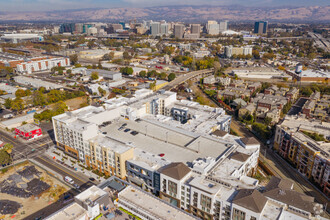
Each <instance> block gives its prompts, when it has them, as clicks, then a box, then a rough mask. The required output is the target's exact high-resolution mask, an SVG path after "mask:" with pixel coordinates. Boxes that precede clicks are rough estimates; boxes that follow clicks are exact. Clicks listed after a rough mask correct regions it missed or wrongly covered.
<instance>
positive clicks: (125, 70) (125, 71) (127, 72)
mask: <svg viewBox="0 0 330 220" xmlns="http://www.w3.org/2000/svg"><path fill="white" fill-rule="evenodd" d="M120 72H121V73H122V74H125V75H132V74H133V72H134V71H133V68H132V67H122V68H120Z"/></svg>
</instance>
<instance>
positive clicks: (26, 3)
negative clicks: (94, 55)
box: [0, 0, 330, 12]
mask: <svg viewBox="0 0 330 220" xmlns="http://www.w3.org/2000/svg"><path fill="white" fill-rule="evenodd" d="M173 5H174V6H178V5H218V6H221V5H241V6H252V7H278V6H326V5H330V4H329V1H327V0H313V1H310V0H189V1H187V0H166V1H165V0H70V1H67V0H0V11H1V12H6V11H53V10H68V9H82V8H113V7H124V8H131V7H152V6H173Z"/></svg>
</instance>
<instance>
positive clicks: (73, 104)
mask: <svg viewBox="0 0 330 220" xmlns="http://www.w3.org/2000/svg"><path fill="white" fill-rule="evenodd" d="M84 103H87V97H86V96H84V97H77V98H74V99H69V100H66V101H65V104H66V105H67V106H68V108H69V110H75V109H78V108H81V105H82V104H84Z"/></svg>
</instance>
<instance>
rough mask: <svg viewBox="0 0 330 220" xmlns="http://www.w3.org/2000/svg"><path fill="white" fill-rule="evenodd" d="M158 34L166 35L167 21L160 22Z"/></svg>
mask: <svg viewBox="0 0 330 220" xmlns="http://www.w3.org/2000/svg"><path fill="white" fill-rule="evenodd" d="M160 35H161V36H163V35H168V24H167V23H162V24H160Z"/></svg>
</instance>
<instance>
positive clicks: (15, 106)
mask: <svg viewBox="0 0 330 220" xmlns="http://www.w3.org/2000/svg"><path fill="white" fill-rule="evenodd" d="M24 107H25V106H24V102H23V100H22V99H21V98H16V99H15V100H14V101H13V102H12V105H11V109H12V110H14V111H22V110H23V109H24Z"/></svg>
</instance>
